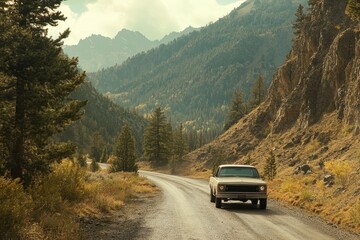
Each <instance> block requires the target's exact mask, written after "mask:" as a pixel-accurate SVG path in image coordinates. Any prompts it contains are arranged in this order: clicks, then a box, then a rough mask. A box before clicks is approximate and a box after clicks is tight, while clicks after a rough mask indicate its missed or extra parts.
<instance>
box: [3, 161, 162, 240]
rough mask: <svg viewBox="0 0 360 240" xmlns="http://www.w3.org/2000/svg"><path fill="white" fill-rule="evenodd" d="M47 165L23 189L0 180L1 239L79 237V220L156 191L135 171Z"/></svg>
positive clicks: (108, 212)
mask: <svg viewBox="0 0 360 240" xmlns="http://www.w3.org/2000/svg"><path fill="white" fill-rule="evenodd" d="M52 167H53V171H52V173H50V174H48V175H46V176H43V177H38V178H37V179H36V180H35V182H34V185H33V186H32V187H31V188H29V189H26V190H24V188H23V186H22V184H21V183H20V182H19V181H18V180H9V179H5V178H0V202H1V205H0V216H1V218H0V232H1V235H2V239H26V240H28V239H33V240H38V239H64V240H65V239H81V229H80V226H79V224H80V219H81V218H83V217H87V218H100V217H102V216H104V215H111V214H112V213H114V212H116V211H118V210H120V209H122V208H126V207H127V205H126V204H127V202H128V201H131V200H132V199H134V198H136V197H139V196H145V195H146V196H152V195H153V194H154V193H156V191H157V190H156V188H155V187H154V186H153V185H152V184H150V183H149V182H148V181H147V180H146V179H144V178H142V177H139V176H138V175H137V174H135V173H107V172H97V173H92V172H89V171H87V169H86V168H82V167H80V166H79V165H78V164H77V163H75V162H74V161H71V160H64V161H62V163H60V164H54V165H53V166H52Z"/></svg>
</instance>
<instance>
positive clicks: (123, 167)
mask: <svg viewBox="0 0 360 240" xmlns="http://www.w3.org/2000/svg"><path fill="white" fill-rule="evenodd" d="M114 149H115V152H114V155H115V157H116V160H115V161H114V162H113V163H112V166H111V168H112V171H115V172H117V171H125V172H136V171H137V166H136V164H135V160H136V147H135V138H134V136H133V134H132V132H131V129H130V127H129V125H127V124H126V125H124V126H123V127H122V128H121V131H120V133H119V136H118V137H117V139H116V142H115V146H114Z"/></svg>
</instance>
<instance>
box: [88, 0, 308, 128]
mask: <svg viewBox="0 0 360 240" xmlns="http://www.w3.org/2000/svg"><path fill="white" fill-rule="evenodd" d="M300 3H302V4H304V3H306V0H295V1H294V0H274V1H267V0H266V1H265V0H249V1H247V2H245V3H244V4H242V5H241V6H240V7H239V8H237V9H235V10H233V11H232V12H231V13H230V14H229V15H228V16H226V17H224V18H222V19H220V20H218V21H217V22H215V23H212V24H209V25H208V26H206V27H204V28H202V29H201V30H200V31H195V32H192V33H190V34H189V35H187V36H183V37H180V38H178V39H176V40H174V41H172V42H171V43H169V44H167V45H161V46H159V47H157V48H155V49H152V50H150V51H148V52H146V53H141V54H138V55H136V56H135V57H133V58H130V59H128V60H127V61H126V62H124V63H123V64H122V65H118V66H114V67H111V68H109V69H105V70H101V71H99V72H96V73H94V74H89V80H90V81H91V82H92V83H93V85H94V86H95V88H97V89H98V90H99V91H100V92H102V93H105V94H106V95H107V96H109V97H110V98H111V99H112V100H114V101H115V102H117V103H120V104H121V105H123V106H126V107H130V108H133V109H135V110H136V111H137V112H139V113H146V114H147V113H149V112H151V111H152V109H154V108H155V107H157V106H158V105H160V106H163V107H164V109H165V110H166V112H167V113H168V115H169V116H171V119H172V121H173V122H174V123H176V124H179V123H180V122H182V123H183V126H184V128H187V129H189V128H195V129H222V128H223V125H224V122H225V116H226V115H227V111H228V106H229V103H230V101H231V97H232V95H233V92H234V90H235V89H240V90H241V91H242V92H243V93H244V98H245V99H246V100H249V98H250V96H251V93H250V92H251V90H250V89H251V88H252V86H253V83H254V81H255V80H256V79H257V78H258V76H260V75H262V76H263V77H264V80H265V84H266V85H267V86H268V85H269V83H270V79H271V77H272V75H273V74H274V72H275V71H276V69H277V67H278V66H279V65H280V64H281V62H282V61H283V60H284V59H285V57H286V55H287V54H288V52H289V50H290V47H291V39H292V36H293V29H292V25H293V22H294V20H295V12H296V9H297V7H298V6H299V4H300ZM274 13H276V14H274Z"/></svg>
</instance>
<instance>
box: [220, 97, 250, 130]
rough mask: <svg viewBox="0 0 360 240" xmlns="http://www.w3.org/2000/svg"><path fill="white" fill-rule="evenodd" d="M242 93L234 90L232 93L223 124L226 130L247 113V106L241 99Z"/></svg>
mask: <svg viewBox="0 0 360 240" xmlns="http://www.w3.org/2000/svg"><path fill="white" fill-rule="evenodd" d="M243 96H244V95H243V93H242V92H241V91H240V90H236V91H235V92H234V94H233V98H232V102H231V108H230V112H229V114H228V116H227V120H226V123H225V126H224V130H228V129H229V128H230V127H231V126H232V125H234V124H235V123H237V122H238V121H239V120H240V119H241V118H243V117H244V116H245V115H246V114H247V112H248V111H247V107H246V104H245V103H244V100H243V98H244V97H243Z"/></svg>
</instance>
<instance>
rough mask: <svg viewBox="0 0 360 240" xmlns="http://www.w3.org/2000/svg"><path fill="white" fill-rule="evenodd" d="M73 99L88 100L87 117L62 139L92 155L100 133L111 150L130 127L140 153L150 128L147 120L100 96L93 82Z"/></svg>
mask: <svg viewBox="0 0 360 240" xmlns="http://www.w3.org/2000/svg"><path fill="white" fill-rule="evenodd" d="M72 97H73V98H75V99H79V100H86V101H87V105H86V106H85V114H84V116H83V117H82V119H81V120H79V121H78V122H76V123H75V124H74V125H73V126H71V127H70V128H68V129H67V130H66V131H65V132H64V133H62V134H61V135H60V136H59V138H60V139H61V140H63V141H65V140H71V141H73V142H74V143H75V144H76V145H77V146H78V147H79V148H81V149H83V150H84V151H86V152H89V150H90V147H91V146H92V145H93V139H92V138H93V136H94V134H95V133H98V134H99V135H100V137H101V138H102V140H101V142H102V144H103V146H102V147H107V149H108V150H109V151H110V150H111V147H112V144H113V143H114V140H115V137H116V136H117V135H118V134H119V132H120V129H121V127H122V126H124V125H125V124H128V125H129V126H130V128H131V130H132V132H133V134H134V137H135V139H136V143H137V147H138V150H139V152H140V150H141V143H142V138H143V134H144V128H145V126H146V120H145V119H144V118H143V117H140V116H139V115H137V114H135V113H133V112H130V111H129V110H126V109H124V108H123V107H120V106H118V105H116V104H114V103H113V102H111V101H110V100H109V99H108V98H106V97H104V96H102V95H101V94H99V93H98V92H97V91H96V90H95V89H94V88H93V86H92V85H91V84H90V83H85V84H84V85H83V86H82V87H81V88H79V89H78V90H76V91H75V92H74V93H73V94H72Z"/></svg>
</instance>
